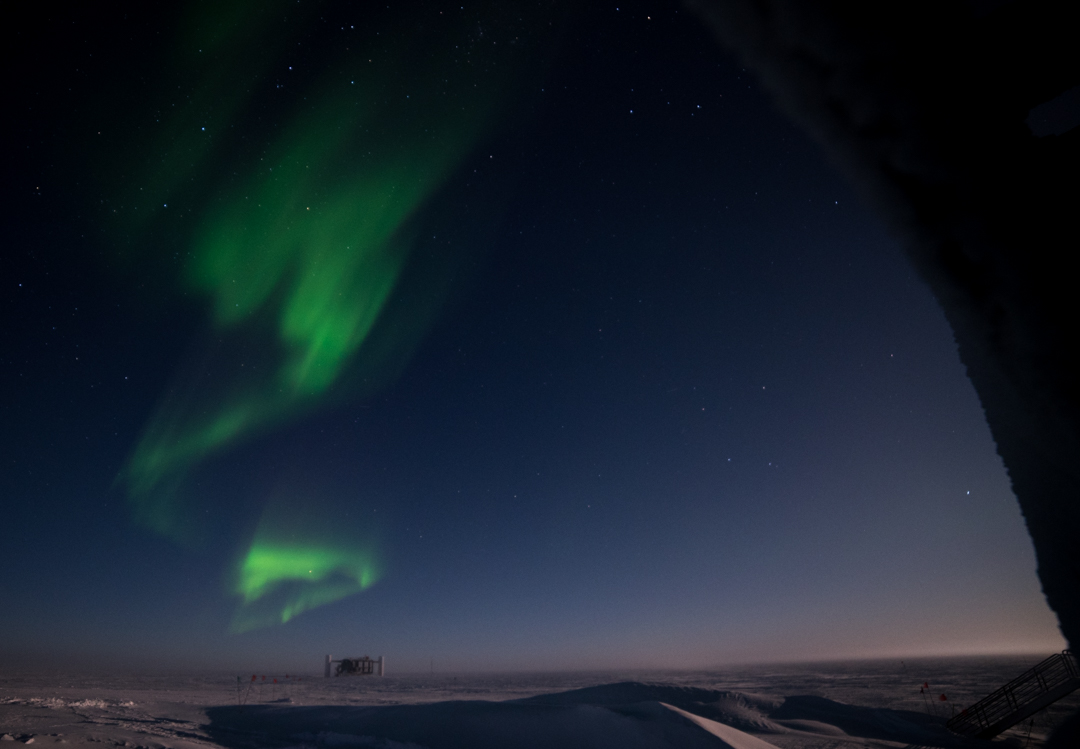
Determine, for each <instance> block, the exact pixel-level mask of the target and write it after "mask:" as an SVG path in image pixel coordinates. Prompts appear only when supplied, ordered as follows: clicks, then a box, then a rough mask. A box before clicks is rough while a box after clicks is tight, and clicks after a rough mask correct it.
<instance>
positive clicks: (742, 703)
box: [518, 681, 789, 733]
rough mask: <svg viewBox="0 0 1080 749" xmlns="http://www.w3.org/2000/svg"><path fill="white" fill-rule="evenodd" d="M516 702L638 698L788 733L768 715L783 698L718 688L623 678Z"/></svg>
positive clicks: (602, 702) (610, 703)
mask: <svg viewBox="0 0 1080 749" xmlns="http://www.w3.org/2000/svg"><path fill="white" fill-rule="evenodd" d="M518 702H521V703H526V704H533V705H598V706H605V707H616V706H619V705H630V704H635V703H639V702H658V703H664V704H666V705H672V706H674V707H677V708H679V709H681V710H685V711H687V712H690V713H693V714H694V715H698V716H701V717H704V718H709V719H710V720H713V721H716V722H719V723H723V724H725V725H729V726H733V727H735V728H739V729H742V730H744V731H753V732H755V733H788V732H789V729H787V728H785V727H784V726H783V725H780V724H779V723H776V722H775V721H773V720H771V719H770V718H769V713H771V712H772V711H773V710H776V709H777V708H779V707H780V706H781V704H782V703H783V700H782V699H777V698H775V697H766V696H763V695H757V694H751V693H746V692H732V691H728V690H720V689H699V688H696V687H677V686H670V685H667V684H647V683H643V682H636V681H624V682H620V683H617V684H601V685H600V686H595V687H585V688H584V689H573V690H570V691H568V692H559V693H557V694H543V695H539V696H536V697H528V698H525V699H523V700H518Z"/></svg>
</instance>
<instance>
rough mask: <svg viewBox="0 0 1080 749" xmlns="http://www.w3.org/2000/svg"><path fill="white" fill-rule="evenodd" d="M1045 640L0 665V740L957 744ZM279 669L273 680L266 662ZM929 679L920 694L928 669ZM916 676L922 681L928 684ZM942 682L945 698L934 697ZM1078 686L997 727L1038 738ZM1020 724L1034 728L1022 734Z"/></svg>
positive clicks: (652, 747) (652, 746)
mask: <svg viewBox="0 0 1080 749" xmlns="http://www.w3.org/2000/svg"><path fill="white" fill-rule="evenodd" d="M1041 657H1042V656H1030V657H1009V658H1000V657H999V658H981V659H970V658H969V659H949V660H944V659H939V660H934V661H930V660H922V661H920V660H913V661H907V662H906V663H902V662H900V661H870V662H861V663H839V664H814V665H791V666H758V667H743V668H730V669H723V670H719V671H701V672H656V671H652V672H622V673H610V672H609V673H534V674H456V675H455V674H414V675H399V676H387V677H383V678H378V677H356V678H340V679H323V678H322V677H321V676H315V675H314V674H313V675H308V676H304V677H303V678H302V679H300V678H298V677H297V676H296V675H295V674H290V675H289V676H288V678H286V676H285V675H284V674H276V675H274V674H265V676H266V679H263V678H261V677H262V676H263V675H264V674H261V673H260V674H256V681H255V682H252V681H251V675H252V674H251V673H247V674H243V675H242V676H241V677H240V679H239V680H238V678H237V676H236V674H195V675H191V674H188V675H157V676H124V675H111V676H86V675H82V676H65V675H58V674H37V675H22V676H20V675H13V674H2V675H0V741H2V742H3V744H2V745H0V746H11V747H15V746H16V744H19V743H21V744H26V743H28V742H31V741H32V742H33V745H34V747H35V749H37V747H38V746H46V745H47V746H50V747H52V746H53V745H60V744H86V743H92V744H96V745H99V746H100V747H102V748H104V747H117V746H119V747H128V748H130V749H135V748H139V747H142V748H145V749H164V748H165V747H169V748H170V749H196V747H199V748H200V749H207V747H210V748H211V749H212V748H213V747H221V748H222V749H250V748H252V747H282V748H283V749H285V748H288V749H320V748H321V747H338V748H341V749H349V748H350V747H383V748H384V749H406V748H408V749H416V748H417V747H420V748H422V749H443V748H450V747H475V748H476V749H485V748H486V747H548V746H551V747H556V746H557V747H567V748H568V749H569V748H572V747H583V748H584V747H601V748H604V747H641V748H642V749H659V748H661V747H687V748H690V749H692V748H693V747H728V748H729V749H767V748H768V747H779V748H780V749H845V747H851V748H852V749H855V748H856V747H871V748H877V747H880V748H884V747H894V748H895V747H903V746H909V745H921V746H926V747H943V748H946V747H964V746H969V745H970V744H968V743H965V742H962V741H960V740H959V739H957V738H956V737H954V736H952V735H951V734H949V733H948V732H947V731H945V730H944V728H943V724H944V721H945V720H946V719H947V718H948V717H950V716H951V715H952V711H953V710H954V709H956V710H958V709H961V708H963V707H965V706H966V705H969V704H971V703H973V702H975V701H976V700H978V699H979V698H980V697H982V696H984V695H985V694H987V693H988V692H990V691H992V690H993V689H995V688H997V687H998V686H1001V684H1003V683H1005V682H1006V681H1008V680H1009V679H1011V678H1012V677H1014V676H1016V675H1017V674H1018V673H1020V672H1021V671H1023V670H1024V669H1026V668H1028V667H1029V666H1031V665H1033V664H1034V663H1035V662H1037V661H1038V660H1040V659H1041ZM275 677H276V678H278V681H279V683H277V684H275V683H273V679H274V678H275ZM924 682H925V683H928V684H929V687H930V689H929V692H928V693H925V694H920V688H921V687H922V685H923V683H924ZM925 691H926V690H924V692H925ZM941 694H945V695H947V700H946V701H941V700H940V699H939V697H940V695H941ZM1077 707H1080V695H1074V696H1073V697H1071V698H1069V699H1068V700H1066V701H1063V703H1058V704H1057V705H1055V706H1053V707H1052V708H1051V709H1050V710H1048V711H1045V712H1044V713H1041V714H1040V715H1038V716H1036V717H1035V723H1034V725H1029V724H1024V725H1022V726H1018V727H1017V728H1016V729H1013V730H1012V731H1011V732H1009V733H1008V734H1007V735H1006V737H1005V738H1006V741H1007V742H1010V743H1011V744H1012V745H1013V746H1016V747H1020V746H1026V745H1030V746H1031V747H1037V746H1039V745H1040V744H1041V743H1042V741H1043V739H1044V738H1045V736H1046V734H1047V733H1048V732H1049V730H1050V729H1051V728H1052V727H1053V726H1054V725H1056V724H1057V723H1059V722H1060V721H1061V720H1062V719H1063V718H1064V717H1065V716H1066V715H1067V714H1069V713H1070V712H1071V711H1074V710H1076V709H1077ZM1029 733H1030V741H1029Z"/></svg>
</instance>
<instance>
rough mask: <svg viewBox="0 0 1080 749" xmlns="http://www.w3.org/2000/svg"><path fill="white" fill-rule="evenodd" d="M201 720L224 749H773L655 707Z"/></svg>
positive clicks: (229, 711) (254, 714) (287, 711)
mask: <svg viewBox="0 0 1080 749" xmlns="http://www.w3.org/2000/svg"><path fill="white" fill-rule="evenodd" d="M207 716H208V717H209V718H210V725H209V726H208V727H207V729H208V733H209V734H210V736H211V737H212V738H213V739H214V740H215V741H216V742H218V743H220V744H221V745H222V746H226V747H230V746H239V743H237V742H238V741H240V740H241V737H243V736H245V734H246V735H247V736H250V737H252V738H253V739H256V738H257V740H258V742H259V743H268V742H273V743H278V742H281V743H282V744H285V743H287V742H288V743H291V742H295V741H296V740H297V738H298V737H300V736H305V737H308V738H307V740H305V741H304V744H305V745H306V746H318V745H323V746H340V747H347V746H357V747H367V746H373V747H382V746H385V747H388V748H389V747H393V749H401V748H402V747H405V746H412V747H423V748H424V749H465V748H466V747H470V748H471V749H496V748H500V749H501V748H502V747H515V749H541V748H546V747H553V746H557V747H561V748H562V749H676V747H678V748H679V749H776V748H775V747H774V746H773V745H771V744H769V743H767V742H765V741H763V740H761V739H758V738H755V737H753V736H750V735H749V734H746V733H743V732H742V731H740V730H738V729H737V728H732V727H730V726H723V725H721V724H719V723H716V722H715V721H711V720H709V719H707V718H702V717H700V716H696V715H692V714H691V713H688V712H686V711H683V710H680V709H679V708H676V707H672V706H669V705H665V704H662V703H660V702H656V701H648V702H638V703H634V704H629V705H619V706H612V707H611V708H609V707H603V706H598V705H589V704H565V705H558V704H535V703H530V702H529V701H527V700H521V701H511V702H482V701H459V702H437V703H430V704H426V705H392V706H386V707H382V706H379V707H354V706H333V707H284V706H280V707H279V706H276V705H257V706H254V707H248V708H247V709H242V708H239V707H234V706H229V707H218V708H211V709H210V710H208V711H207ZM316 731H317V732H316ZM244 740H246V739H244ZM302 740H303V739H302ZM379 741H382V742H385V743H378V742H379ZM372 742H375V743H372ZM249 743H250V742H249Z"/></svg>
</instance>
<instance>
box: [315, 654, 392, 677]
mask: <svg viewBox="0 0 1080 749" xmlns="http://www.w3.org/2000/svg"><path fill="white" fill-rule="evenodd" d="M332 663H336V664H338V665H337V668H336V669H334V676H383V675H384V674H385V673H386V659H385V658H384V657H383V656H381V655H380V656H379V657H378V658H371V657H369V656H366V655H362V656H360V657H359V658H341V659H340V660H336V661H335V660H333V659H332V658H331V657H330V656H329V655H327V656H326V669H325V671H324V672H323V676H325V677H327V678H329V677H330V664H332Z"/></svg>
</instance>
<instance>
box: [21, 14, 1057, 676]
mask: <svg viewBox="0 0 1080 749" xmlns="http://www.w3.org/2000/svg"><path fill="white" fill-rule="evenodd" d="M247 5H248V4H246V3H232V4H228V3H211V2H207V3H188V4H185V5H183V6H182V7H178V8H175V9H166V10H156V9H155V10H148V9H147V8H145V7H142V6H134V5H132V6H131V7H128V8H117V9H116V10H110V11H107V12H105V13H101V12H94V13H90V12H89V11H86V10H83V11H80V12H78V13H76V14H74V15H70V16H65V15H63V14H62V13H60V12H59V11H50V10H48V9H41V10H39V11H36V12H37V13H38V14H39V17H38V18H37V19H35V20H34V21H33V22H31V23H28V24H27V25H26V26H24V27H22V28H17V29H9V30H8V31H7V32H6V35H7V36H8V37H9V39H10V43H9V44H8V47H9V49H10V50H12V53H11V57H10V62H9V65H8V67H9V69H13V70H14V73H13V74H12V78H13V80H14V81H15V84H14V85H15V88H14V90H13V92H12V94H11V96H12V97H13V98H12V99H11V100H10V101H9V103H8V105H7V106H6V109H7V111H8V116H7V118H6V120H7V122H6V123H5V128H6V129H7V130H8V135H7V137H6V138H5V146H6V151H7V153H8V155H9V158H8V159H7V163H8V164H9V167H8V169H7V175H8V176H7V178H6V179H5V180H4V190H5V192H6V194H5V200H4V201H3V205H4V213H3V216H4V231H3V245H2V246H3V251H2V253H0V264H2V265H0V282H2V283H3V292H2V295H0V303H2V305H3V306H2V309H3V315H4V325H3V328H2V335H3V345H2V348H0V361H2V366H0V378H2V380H0V383H2V384H0V393H2V400H0V406H2V417H0V418H2V430H0V458H2V459H3V461H4V468H3V471H2V473H0V493H2V504H0V529H2V534H3V543H2V548H3V552H2V558H3V564H2V565H0V591H2V592H3V600H4V606H3V607H2V613H0V665H4V664H7V665H16V666H18V665H26V664H29V663H49V664H53V665H74V664H86V665H90V666H94V667H99V666H100V665H101V664H104V663H112V664H118V663H119V664H127V665H130V666H133V667H139V668H177V667H200V668H202V667H221V668H233V667H236V668H240V667H247V666H252V667H255V666H259V667H263V668H271V667H280V668H293V669H296V668H309V669H311V670H313V671H315V670H318V669H319V666H320V662H321V658H322V656H323V654H325V653H333V654H335V655H356V654H362V653H369V654H371V655H373V656H374V655H378V654H385V655H386V657H387V661H388V663H389V664H390V667H391V668H392V669H396V670H403V669H415V670H427V669H429V668H431V667H434V668H436V669H440V670H444V671H445V670H466V669H542V668H549V669H555V668H558V669H564V668H586V667H587V668H594V667H597V668H608V667H638V666H650V667H651V666H670V667H679V668H706V667H713V666H717V665H722V664H725V663H731V662H748V661H751V662H752V661H769V660H803V659H824V658H844V657H876V656H904V655H919V654H923V655H925V654H935V655H937V654H940V655H947V654H967V653H987V652H1042V651H1051V650H1057V649H1060V648H1061V647H1063V646H1064V641H1063V640H1062V639H1061V637H1060V635H1059V633H1058V630H1057V623H1056V620H1055V619H1054V617H1053V615H1052V613H1051V612H1050V611H1049V609H1048V608H1047V606H1046V604H1045V602H1044V600H1043V597H1042V594H1041V592H1040V590H1039V585H1038V581H1037V579H1036V576H1035V561H1034V555H1033V552H1032V547H1031V542H1030V540H1029V538H1028V535H1027V532H1026V530H1025V528H1024V525H1023V521H1022V518H1021V516H1020V512H1019V509H1018V507H1017V504H1016V501H1015V498H1014V497H1013V495H1012V492H1011V490H1010V487H1009V480H1008V476H1007V474H1006V472H1005V469H1004V467H1003V465H1002V463H1001V460H1000V459H999V458H998V456H997V454H996V452H995V448H994V444H993V440H992V439H991V436H990V433H989V430H988V428H987V425H986V422H985V419H984V416H983V412H982V409H981V407H980V405H979V402H978V399H977V397H976V395H975V392H974V390H973V389H972V386H971V384H970V382H969V380H968V379H967V377H966V375H965V372H964V369H963V366H962V365H961V363H960V361H959V358H958V356H957V351H956V347H955V344H954V342H953V338H952V333H951V331H950V330H949V328H948V325H947V324H946V322H945V319H944V317H943V315H942V313H941V311H940V310H939V308H938V306H937V304H936V302H935V300H934V299H933V297H932V296H931V295H930V292H929V291H928V290H927V289H926V287H925V286H924V285H923V284H922V282H921V281H920V280H919V279H918V277H917V276H916V275H915V273H914V272H913V271H912V270H911V269H910V268H909V267H908V265H907V261H906V260H905V258H904V256H903V254H902V252H901V249H900V246H899V243H898V241H897V240H895V239H894V238H892V237H891V236H890V235H889V233H888V232H887V231H886V229H885V227H884V225H883V224H882V223H881V222H880V220H879V219H878V218H877V217H876V216H875V215H874V214H873V213H872V212H871V211H870V210H869V209H868V208H867V207H866V206H865V205H863V204H862V203H861V202H860V198H859V196H858V195H857V194H856V193H855V191H854V190H853V188H852V187H850V186H849V185H848V183H846V182H845V181H844V179H843V178H842V177H841V175H839V174H838V173H837V172H836V171H835V170H833V169H832V168H831V167H830V165H829V164H828V163H826V161H825V160H824V158H823V156H822V155H821V154H820V153H819V152H818V150H817V149H816V147H815V146H814V145H813V144H812V143H811V142H810V141H809V139H808V138H807V137H806V136H805V135H804V134H803V133H802V132H801V131H800V130H798V129H797V128H796V127H795V126H794V125H792V124H791V123H789V122H788V121H787V120H785V119H784V118H783V117H782V116H781V115H780V114H778V113H777V112H776V111H775V109H774V107H773V105H772V104H771V102H770V100H769V99H768V97H767V95H766V94H765V93H764V92H762V91H761V90H760V89H759V87H758V86H757V84H756V82H755V80H754V79H753V77H752V76H751V75H750V74H749V73H747V72H746V71H743V70H742V69H741V68H740V67H739V66H738V64H737V63H736V62H735V61H734V60H733V58H732V57H731V56H730V55H728V53H727V52H725V51H724V50H723V49H722V48H720V47H719V46H718V44H717V43H716V42H715V40H714V39H713V38H712V37H711V36H710V34H709V32H708V31H707V30H706V29H705V28H704V27H703V26H702V25H701V24H700V22H699V21H698V20H697V19H696V18H695V17H694V16H692V15H691V14H689V13H688V12H687V11H685V10H683V9H682V6H680V5H678V4H674V3H652V4H650V3H625V4H621V5H618V6H616V5H614V4H611V5H594V6H593V7H592V8H591V9H589V10H582V9H580V8H577V9H572V8H569V7H568V8H564V7H562V6H561V5H551V4H547V3H543V4H535V3H523V4H518V5H515V4H513V3H486V4H485V3H478V4H469V5H465V6H464V7H462V6H461V5H460V4H457V5H454V4H450V3H442V4H440V3H415V2H414V3H406V4H404V5H402V6H401V7H398V6H397V5H392V6H386V7H382V6H379V7H377V8H376V7H374V6H364V5H360V4H348V3H324V4H321V5H320V4H317V3H308V2H305V3H299V4H298V3H292V2H278V3H267V4H265V7H263V8H262V9H260V10H251V9H250V8H248V7H247Z"/></svg>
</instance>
